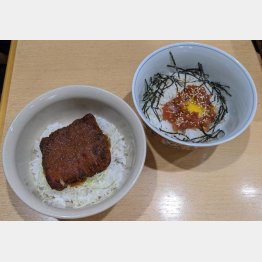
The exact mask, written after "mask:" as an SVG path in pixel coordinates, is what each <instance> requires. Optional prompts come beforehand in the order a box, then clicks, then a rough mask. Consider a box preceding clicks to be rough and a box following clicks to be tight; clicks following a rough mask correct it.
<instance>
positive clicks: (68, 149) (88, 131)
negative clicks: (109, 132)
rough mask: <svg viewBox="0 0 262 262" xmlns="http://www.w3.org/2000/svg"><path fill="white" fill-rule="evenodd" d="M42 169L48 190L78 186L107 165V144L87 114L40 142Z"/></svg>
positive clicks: (108, 145)
mask: <svg viewBox="0 0 262 262" xmlns="http://www.w3.org/2000/svg"><path fill="white" fill-rule="evenodd" d="M40 149H41V152H42V156H43V157H42V165H43V169H44V174H45V177H46V179H47V182H48V184H49V185H50V187H51V188H52V189H55V190H59V191H61V190H63V189H64V188H66V187H67V186H68V185H70V186H79V185H80V184H82V183H83V182H84V181H86V179H87V177H92V176H94V175H95V174H97V173H100V172H102V171H104V170H105V169H106V168H107V167H108V166H109V164H110V162H111V152H110V140H109V138H108V137H107V136H106V135H105V134H103V132H102V130H101V129H100V127H99V126H98V124H97V122H96V119H95V117H94V116H93V115H92V114H87V115H85V116H84V117H83V118H81V119H77V120H75V121H74V122H73V123H72V124H70V125H69V126H67V127H63V128H60V129H58V130H56V131H55V132H53V133H51V134H50V136H49V137H46V138H43V139H42V140H41V142H40Z"/></svg>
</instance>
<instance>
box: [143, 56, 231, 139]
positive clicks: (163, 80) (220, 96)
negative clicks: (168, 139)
mask: <svg viewBox="0 0 262 262" xmlns="http://www.w3.org/2000/svg"><path fill="white" fill-rule="evenodd" d="M169 54H170V57H171V62H172V64H171V65H169V64H168V65H167V67H169V68H172V69H173V70H174V71H173V72H172V73H171V74H162V73H157V74H155V75H154V76H153V77H150V78H149V82H148V81H147V80H146V79H145V93H144V95H143V99H142V101H143V102H144V104H143V107H142V110H143V112H144V114H145V116H146V117H147V118H148V119H150V118H149V115H148V110H149V109H150V108H151V109H152V111H153V112H154V114H155V115H156V117H157V119H158V121H159V122H161V118H160V114H159V110H160V107H159V102H160V99H161V97H162V96H164V92H165V90H166V89H168V88H169V87H170V86H172V85H173V84H175V86H176V90H177V92H178V90H179V88H180V90H181V88H182V90H183V89H185V88H186V85H187V79H188V78H187V76H193V77H194V78H195V79H196V82H200V83H201V85H200V86H202V85H204V86H205V88H206V90H207V91H208V92H209V93H210V95H212V96H213V97H214V100H213V102H214V101H216V102H217V103H218V104H219V107H218V111H217V115H216V118H215V121H214V122H213V123H212V125H211V126H210V128H209V130H208V131H207V132H205V131H204V130H203V129H201V130H200V131H201V132H202V135H201V136H199V137H194V138H190V137H188V136H187V135H185V134H184V133H182V132H168V131H166V130H163V129H162V128H161V127H160V128H159V130H160V131H162V132H164V133H166V134H169V135H172V136H174V137H175V138H176V139H178V140H180V141H185V142H193V143H203V142H207V141H210V140H213V139H216V138H218V137H221V136H224V135H225V132H224V131H223V130H222V129H216V127H217V125H218V124H219V123H221V121H222V120H223V119H224V117H225V115H226V114H227V113H228V107H227V104H226V98H225V96H224V95H228V96H231V94H230V93H229V89H230V87H229V86H227V85H223V84H221V83H219V82H213V81H210V80H209V75H208V74H206V73H205V72H204V69H203V66H202V64H200V63H198V65H197V67H195V68H181V67H178V66H177V64H176V61H175V58H174V55H173V54H172V53H171V52H169ZM181 74H182V75H184V78H183V79H181V78H180V76H181ZM183 82H184V83H183ZM191 83H192V82H191ZM207 84H208V85H209V86H210V87H211V90H210V88H209V87H208V86H207Z"/></svg>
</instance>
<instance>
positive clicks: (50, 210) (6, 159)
mask: <svg viewBox="0 0 262 262" xmlns="http://www.w3.org/2000/svg"><path fill="white" fill-rule="evenodd" d="M88 91H90V92H91V93H92V95H91V96H90V94H89V93H88ZM80 95H84V96H80ZM96 95H97V96H101V97H104V98H105V97H107V98H108V99H111V103H112V101H114V105H115V107H113V108H114V110H115V111H117V112H119V111H120V109H123V110H121V114H122V115H123V117H124V115H126V117H128V118H129V120H127V121H128V123H129V124H130V126H131V125H132V124H133V126H132V128H133V129H132V130H133V134H134V139H135V141H134V142H135V148H136V155H135V162H134V165H133V167H132V169H131V170H130V174H129V177H128V179H127V180H126V181H125V182H124V184H123V185H122V186H121V187H120V188H119V189H118V190H117V191H116V192H115V193H114V194H113V195H112V196H109V198H106V199H105V200H103V201H101V202H100V203H97V204H94V205H90V206H85V207H82V208H66V209H61V208H55V207H52V206H50V205H48V204H46V203H41V204H39V200H37V199H34V198H30V197H29V196H30V194H31V193H30V192H29V190H28V189H27V188H26V186H25V185H24V184H23V183H22V182H21V181H20V179H19V177H18V176H19V175H18V172H16V168H15V166H16V165H15V163H13V162H12V163H11V161H10V160H11V159H10V158H12V157H14V155H15V152H12V150H10V146H11V149H12V148H16V144H17V141H16V139H17V138H18V137H19V136H20V134H21V132H22V131H23V127H24V125H25V124H26V123H28V122H29V121H30V120H31V118H32V117H33V116H35V114H37V113H38V112H39V111H41V110H42V109H44V108H46V107H48V106H50V105H52V104H53V103H54V102H59V101H62V100H64V99H70V98H71V99H72V98H83V99H84V98H87V99H91V98H94V99H95V98H96V97H97V96H96ZM99 103H102V102H101V101H99ZM112 104H113V103H112ZM127 114H128V116H127ZM15 138H16V139H15ZM8 148H9V149H8ZM145 158H146V136H145V132H144V128H143V125H142V123H141V121H140V119H139V117H138V116H137V115H136V113H135V112H134V110H133V109H132V108H131V107H130V106H129V105H128V104H127V103H126V102H125V101H124V100H123V99H122V98H120V97H118V96H117V95H115V94H113V93H111V92H109V91H106V90H104V89H101V88H98V87H94V86H87V85H67V86H62V87H58V88H55V89H53V90H50V91H48V92H45V93H43V94H42V95H40V96H38V97H36V98H35V99H33V100H32V101H31V102H29V103H28V104H27V105H26V106H25V107H24V108H23V109H22V110H21V111H20V112H19V113H18V114H17V116H16V117H15V119H14V120H13V121H12V123H11V124H10V127H9V128H8V131H7V133H6V136H5V139H4V143H3V148H2V159H3V170H4V174H5V177H6V180H7V182H8V184H9V185H10V187H11V188H12V190H13V191H14V192H15V193H16V195H17V196H18V197H19V198H20V199H21V200H22V201H23V202H24V203H25V204H27V205H28V206H29V207H31V208H32V209H34V210H36V211H38V212H39V213H41V214H44V215H48V216H52V217H56V218H61V219H77V218H82V217H88V216H92V215H95V214H98V213H101V212H103V211H105V210H107V209H109V208H110V207H112V206H114V205H115V204H116V203H118V202H119V201H120V200H121V199H122V198H123V197H124V196H125V195H127V193H128V192H129V191H130V190H131V189H132V187H133V186H134V184H135V183H136V181H137V179H138V178H139V176H140V174H141V172H142V169H143V167H144V162H145ZM28 164H29V162H28ZM40 201H41V200H40Z"/></svg>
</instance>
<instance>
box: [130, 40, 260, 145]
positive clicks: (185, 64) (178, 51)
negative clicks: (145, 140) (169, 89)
mask: <svg viewBox="0 0 262 262" xmlns="http://www.w3.org/2000/svg"><path fill="white" fill-rule="evenodd" d="M169 52H172V54H173V55H174V57H175V60H176V64H177V65H178V66H179V67H182V68H190V67H196V66H197V64H198V63H201V64H202V65H203V68H204V71H205V73H207V74H208V75H209V79H211V80H212V81H214V82H220V83H223V84H226V85H229V86H230V93H231V95H232V97H230V98H229V99H227V103H228V111H229V113H228V116H227V120H226V121H225V123H224V125H223V128H224V131H225V135H224V136H223V137H220V138H218V139H215V140H211V141H209V142H205V143H193V142H185V141H180V140H178V139H176V138H174V137H170V136H168V135H166V134H165V133H163V132H162V131H160V130H159V129H157V128H156V127H155V126H153V125H152V124H151V122H150V121H149V120H148V118H147V117H145V115H144V113H143V111H142V105H143V102H142V97H143V94H144V92H145V79H147V80H148V79H149V78H150V77H152V76H153V75H154V74H156V73H159V72H160V73H168V72H170V70H172V69H170V68H168V67H167V66H166V65H167V64H171V63H172V61H171V58H170V54H169ZM132 96H133V102H134V104H135V107H136V109H137V112H138V113H139V115H140V117H141V118H142V119H143V121H144V123H145V125H146V126H147V127H148V128H149V129H150V130H151V131H152V132H153V133H154V134H156V137H157V138H158V139H160V140H161V141H162V142H163V143H164V144H166V145H171V146H174V147H178V148H186V149H192V148H196V147H209V146H216V145H220V144H223V143H225V142H228V141H230V140H232V139H235V138H236V137H238V136H239V135H240V134H241V133H242V132H244V131H245V130H246V129H247V128H248V126H249V125H250V123H251V122H252V120H253V118H254V116H255V112H256V109H257V92H256V87H255V84H254V81H253V80H252V77H251V76H250V74H249V73H248V71H247V70H246V68H245V67H244V66H243V65H242V64H241V63H240V62H239V61H237V60H236V59H235V58H234V57H233V56H231V55H229V54H228V53H226V52H224V51H222V50H220V49H218V48H215V47H212V46H209V45H205V44H199V43H183V42H182V43H178V44H171V45H168V46H164V47H162V48H159V49H157V50H156V51H154V52H153V53H151V54H149V55H148V56H147V57H146V58H145V59H144V60H143V61H142V62H141V63H140V65H139V66H138V68H137V70H136V72H135V75H134V78H133V83H132Z"/></svg>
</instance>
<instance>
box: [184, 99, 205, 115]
mask: <svg viewBox="0 0 262 262" xmlns="http://www.w3.org/2000/svg"><path fill="white" fill-rule="evenodd" d="M185 106H186V109H187V110H188V111H189V113H198V115H199V116H200V117H201V116H202V115H203V113H204V111H205V109H204V107H203V106H201V105H198V104H196V103H195V102H193V101H187V102H186V103H185Z"/></svg>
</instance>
